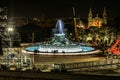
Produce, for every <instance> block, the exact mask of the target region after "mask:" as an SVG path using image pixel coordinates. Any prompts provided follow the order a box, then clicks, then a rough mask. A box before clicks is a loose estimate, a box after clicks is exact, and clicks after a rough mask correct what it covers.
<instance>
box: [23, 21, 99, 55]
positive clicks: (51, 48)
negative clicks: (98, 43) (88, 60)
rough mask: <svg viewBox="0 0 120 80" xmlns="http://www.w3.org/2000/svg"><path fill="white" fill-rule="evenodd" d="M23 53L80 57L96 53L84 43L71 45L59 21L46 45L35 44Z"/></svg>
mask: <svg viewBox="0 0 120 80" xmlns="http://www.w3.org/2000/svg"><path fill="white" fill-rule="evenodd" d="M22 52H23V53H28V54H40V55H81V54H93V53H97V52H98V50H95V49H94V48H93V47H90V46H87V45H85V44H84V43H77V42H75V43H73V42H72V41H70V40H69V39H68V38H67V35H66V29H64V23H63V21H62V20H61V19H59V20H58V21H57V23H56V27H55V29H53V37H52V39H51V41H49V42H48V43H42V42H39V43H35V44H33V45H31V46H29V47H26V48H25V49H23V50H22Z"/></svg>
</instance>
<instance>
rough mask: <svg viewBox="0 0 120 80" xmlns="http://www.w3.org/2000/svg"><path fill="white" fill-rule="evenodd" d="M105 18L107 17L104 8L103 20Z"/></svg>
mask: <svg viewBox="0 0 120 80" xmlns="http://www.w3.org/2000/svg"><path fill="white" fill-rule="evenodd" d="M106 16H107V14H106V8H104V10H103V18H104V19H105V18H106Z"/></svg>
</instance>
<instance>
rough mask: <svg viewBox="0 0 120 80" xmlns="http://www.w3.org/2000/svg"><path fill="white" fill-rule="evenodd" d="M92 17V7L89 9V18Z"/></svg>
mask: <svg viewBox="0 0 120 80" xmlns="http://www.w3.org/2000/svg"><path fill="white" fill-rule="evenodd" d="M92 17H93V15H92V10H91V8H90V11H89V14H88V18H89V19H92Z"/></svg>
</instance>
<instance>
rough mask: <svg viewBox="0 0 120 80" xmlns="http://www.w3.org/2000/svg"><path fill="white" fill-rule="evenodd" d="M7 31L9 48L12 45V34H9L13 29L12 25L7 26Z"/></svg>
mask: <svg viewBox="0 0 120 80" xmlns="http://www.w3.org/2000/svg"><path fill="white" fill-rule="evenodd" d="M7 31H8V37H9V47H10V48H11V47H12V36H11V34H12V33H13V31H14V29H13V27H8V28H7Z"/></svg>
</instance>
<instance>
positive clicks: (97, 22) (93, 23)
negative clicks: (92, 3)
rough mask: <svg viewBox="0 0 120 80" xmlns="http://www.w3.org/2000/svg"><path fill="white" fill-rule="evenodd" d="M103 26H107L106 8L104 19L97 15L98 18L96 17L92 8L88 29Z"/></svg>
mask: <svg viewBox="0 0 120 80" xmlns="http://www.w3.org/2000/svg"><path fill="white" fill-rule="evenodd" d="M103 24H107V14H106V9H105V8H104V10H103V14H102V17H99V15H98V14H96V17H94V16H93V14H92V10H91V8H90V11H89V14H88V28H89V27H91V26H95V27H98V28H100V27H101V26H102V25H103Z"/></svg>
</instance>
